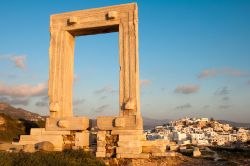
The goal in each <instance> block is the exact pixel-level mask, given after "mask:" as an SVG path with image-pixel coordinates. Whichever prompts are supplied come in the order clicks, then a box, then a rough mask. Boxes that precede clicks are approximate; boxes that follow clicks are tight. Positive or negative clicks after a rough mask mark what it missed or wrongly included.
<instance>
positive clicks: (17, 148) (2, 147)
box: [0, 143, 23, 152]
mask: <svg viewBox="0 0 250 166" xmlns="http://www.w3.org/2000/svg"><path fill="white" fill-rule="evenodd" d="M9 149H12V150H13V151H17V152H18V151H20V150H22V149H23V146H22V145H19V144H15V143H14V144H13V143H12V144H11V143H0V151H1V150H3V151H6V150H9Z"/></svg>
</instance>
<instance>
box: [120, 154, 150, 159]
mask: <svg viewBox="0 0 250 166" xmlns="http://www.w3.org/2000/svg"><path fill="white" fill-rule="evenodd" d="M117 158H137V159H138V158H149V153H140V154H128V153H121V154H117Z"/></svg>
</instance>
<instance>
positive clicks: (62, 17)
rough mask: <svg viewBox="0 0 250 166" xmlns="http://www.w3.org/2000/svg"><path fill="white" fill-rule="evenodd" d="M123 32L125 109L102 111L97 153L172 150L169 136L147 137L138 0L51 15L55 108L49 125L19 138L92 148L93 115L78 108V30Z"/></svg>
mask: <svg viewBox="0 0 250 166" xmlns="http://www.w3.org/2000/svg"><path fill="white" fill-rule="evenodd" d="M111 32H119V64H120V69H119V70H120V82H119V115H117V116H100V117H97V128H98V131H97V133H96V140H95V141H94V142H95V144H96V148H95V154H96V157H117V158H148V157H149V156H150V155H153V156H168V155H169V154H167V153H166V146H167V144H168V141H166V140H155V141H149V140H146V136H145V135H144V134H143V121H142V116H141V112H140V93H139V59H138V9H137V5H136V4H135V3H131V4H124V5H118V6H110V7H104V8H97V9H89V10H82V11H73V12H67V13H61V14H54V15H52V16H51V17H50V49H49V60H50V65H49V83H48V85H49V86H48V88H49V89H48V96H49V110H50V116H49V117H48V118H47V119H46V125H45V128H32V129H31V131H30V135H21V136H20V141H19V144H21V145H26V144H37V143H39V142H44V141H48V142H51V143H52V144H53V145H54V150H56V151H61V150H63V149H66V148H74V149H86V150H88V149H89V148H91V146H92V143H90V142H93V140H91V139H90V138H92V136H91V135H92V134H91V131H90V123H89V121H90V119H89V118H88V117H84V116H82V117H76V116H73V113H72V88H73V77H74V42H75V37H76V36H83V35H95V34H101V33H111Z"/></svg>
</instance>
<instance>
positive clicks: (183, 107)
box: [176, 103, 192, 110]
mask: <svg viewBox="0 0 250 166" xmlns="http://www.w3.org/2000/svg"><path fill="white" fill-rule="evenodd" d="M188 108H192V105H191V104H189V103H187V104H184V105H179V106H177V107H176V109H177V110H184V109H188Z"/></svg>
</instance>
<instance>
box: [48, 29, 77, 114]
mask: <svg viewBox="0 0 250 166" xmlns="http://www.w3.org/2000/svg"><path fill="white" fill-rule="evenodd" d="M50 37H51V38H50V49H49V53H50V56H49V60H50V61H49V62H50V64H49V85H48V87H49V89H48V95H49V101H50V103H49V109H50V117H51V118H63V117H72V115H73V114H72V86H73V79H74V36H72V34H70V33H69V32H68V31H60V30H54V29H51V34H50Z"/></svg>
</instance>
